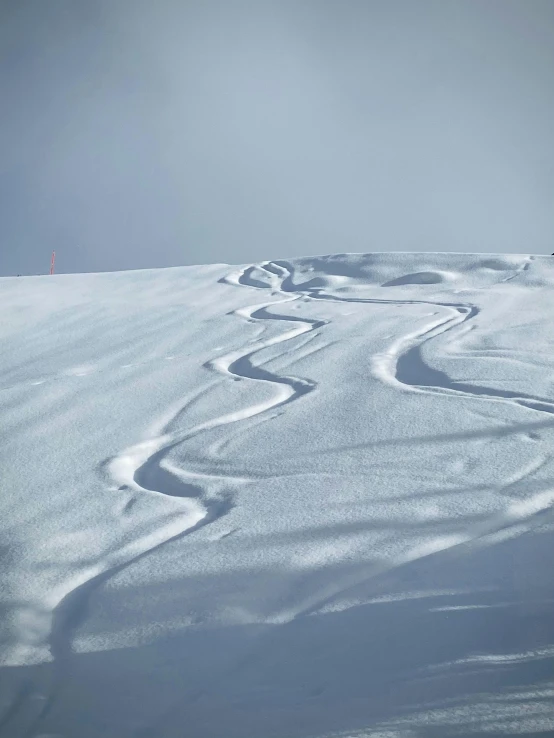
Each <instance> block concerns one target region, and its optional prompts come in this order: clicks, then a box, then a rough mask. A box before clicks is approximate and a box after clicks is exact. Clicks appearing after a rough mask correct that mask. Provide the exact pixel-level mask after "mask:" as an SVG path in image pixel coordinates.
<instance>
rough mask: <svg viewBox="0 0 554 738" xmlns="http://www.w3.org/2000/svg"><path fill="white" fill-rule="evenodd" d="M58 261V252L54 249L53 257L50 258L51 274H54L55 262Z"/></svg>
mask: <svg viewBox="0 0 554 738" xmlns="http://www.w3.org/2000/svg"><path fill="white" fill-rule="evenodd" d="M55 261H56V252H55V251H52V258H51V260H50V274H54V263H55Z"/></svg>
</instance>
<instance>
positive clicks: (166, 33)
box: [0, 0, 554, 275]
mask: <svg viewBox="0 0 554 738" xmlns="http://www.w3.org/2000/svg"><path fill="white" fill-rule="evenodd" d="M0 92H1V95H0V234H1V240H0V274H3V275H5V274H19V273H24V274H29V273H31V274H34V273H40V272H45V271H47V270H48V267H49V262H50V254H51V251H52V249H55V250H56V254H57V270H58V271H60V272H78V271H104V270H117V269H136V268H144V267H156V266H173V265H181V264H197V263H207V262H227V263H244V262H250V261H259V260H262V259H266V258H279V257H283V258H284V257H290V256H299V255H308V254H324V253H332V252H345V251H389V250H393V251H413V250H422V251H479V252H485V251H493V252H534V253H551V252H553V251H554V2H553V1H552V0H275V1H272V0H249V1H248V2H245V1H242V0H221V1H220V2H216V1H212V0H196V2H187V0H83V1H77V0H0Z"/></svg>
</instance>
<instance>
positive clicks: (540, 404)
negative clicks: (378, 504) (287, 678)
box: [225, 261, 554, 618]
mask: <svg viewBox="0 0 554 738" xmlns="http://www.w3.org/2000/svg"><path fill="white" fill-rule="evenodd" d="M256 270H257V271H265V272H266V274H267V275H268V276H269V280H270V285H269V287H270V288H271V289H272V290H273V291H274V292H279V291H280V292H282V293H292V294H295V295H297V296H298V297H304V298H305V299H306V298H307V299H309V300H313V301H316V300H324V301H329V302H351V303H367V304H389V305H429V306H432V307H437V308H443V309H444V310H445V311H447V312H448V313H449V315H447V317H446V318H441V319H438V320H437V321H435V322H434V323H432V324H431V325H427V326H426V327H425V328H423V329H419V330H417V331H414V332H413V333H410V334H407V335H405V336H402V337H400V338H399V339H397V340H396V341H395V342H393V344H392V345H391V346H390V347H389V349H388V351H386V352H385V353H381V354H378V355H375V356H374V357H373V373H374V376H375V377H376V378H377V379H379V380H381V381H383V382H385V383H387V384H389V385H391V386H393V387H396V388H398V389H402V390H408V391H412V392H421V393H425V394H433V395H437V394H438V395H450V396H452V395H454V396H458V397H460V398H472V399H479V400H481V401H483V400H487V401H492V402H495V401H496V402H506V403H510V404H516V405H519V406H522V407H525V408H527V409H530V410H535V411H538V412H541V413H548V414H553V413H554V402H552V401H551V400H549V399H544V398H540V397H535V396H533V395H527V394H522V393H517V392H511V391H506V390H497V389H494V388H485V387H479V386H477V385H472V384H469V383H465V382H456V381H453V380H452V379H451V378H450V377H449V376H448V375H447V374H446V373H445V372H442V371H438V370H436V369H433V368H432V367H430V366H429V365H428V364H427V363H426V362H425V361H424V359H423V356H422V348H423V346H424V344H425V343H426V342H427V341H430V340H431V339H433V338H435V337H437V336H439V335H443V334H444V333H446V332H447V331H450V330H452V329H454V328H456V327H458V326H461V325H462V324H463V323H466V322H468V321H470V320H472V319H474V318H475V317H476V316H477V315H479V312H480V309H479V308H478V307H477V306H476V305H472V304H468V303H461V302H434V301H430V300H390V299H379V298H349V297H339V296H335V295H330V294H327V293H325V292H324V291H323V289H322V288H320V287H310V286H309V284H308V285H302V286H296V285H295V284H294V281H293V275H294V267H293V266H292V265H291V264H289V263H288V262H285V261H274V262H265V263H263V264H260V265H258V266H251V267H248V268H247V269H245V270H243V271H242V272H240V273H235V274H232V275H230V276H229V277H228V278H227V279H226V280H225V281H227V283H229V284H234V285H236V286H247V287H251V288H256V289H268V285H267V284H265V283H263V282H261V280H258V279H256V278H254V277H253V276H252V274H253V272H254V271H256ZM520 271H521V270H519V271H518V272H517V273H516V275H514V276H517V275H518V274H519V273H520ZM553 503H554V492H552V491H551V490H547V491H544V492H542V493H541V494H539V495H538V496H535V498H533V500H532V501H527V502H526V501H524V502H517V503H512V504H510V505H509V506H508V507H507V509H505V510H502V511H500V512H497V513H496V514H494V515H492V516H491V517H490V518H489V519H488V520H486V521H483V522H480V523H479V524H477V525H476V526H474V527H473V528H472V529H471V530H470V531H468V532H467V533H466V534H456V535H450V536H448V537H443V538H442V539H438V540H437V541H436V542H430V543H429V544H427V545H424V546H419V547H416V548H415V549H414V550H413V551H411V552H409V553H408V554H407V555H406V556H404V557H403V558H402V559H401V560H398V561H394V562H390V565H383V566H380V567H378V569H377V570H375V571H373V572H372V573H370V574H368V573H365V574H357V575H354V576H353V577H352V578H348V581H342V582H341V583H340V584H338V585H336V586H333V587H331V589H330V591H326V592H325V593H322V592H320V593H319V595H316V596H314V597H311V598H309V600H308V601H305V602H304V603H303V605H302V607H300V608H297V609H296V610H294V611H291V612H290V613H289V615H290V617H291V618H295V617H299V616H306V615H310V614H312V613H315V612H317V611H318V610H320V609H321V608H322V607H324V606H325V605H327V604H329V603H331V602H332V601H333V600H334V599H335V598H336V597H337V596H338V595H344V594H345V593H347V592H348V591H350V590H353V589H354V588H355V587H357V586H359V585H360V584H363V583H364V582H366V581H368V580H369V579H371V578H374V577H376V576H379V575H380V574H383V573H385V572H386V571H389V570H390V569H393V568H396V567H398V566H402V565H406V564H408V563H410V562H412V561H415V560H417V559H420V558H423V557H426V556H431V555H433V554H435V553H438V552H440V551H445V550H448V549H451V548H453V547H455V546H461V545H464V544H469V543H471V542H472V541H475V540H482V539H486V538H488V537H490V536H494V535H495V534H498V533H499V532H501V531H504V530H506V529H511V528H514V529H515V528H517V527H518V526H521V524H522V522H523V521H525V520H530V519H535V518H536V519H539V520H542V519H543V517H544V515H545V514H548V513H549V512H551V509H550V508H551V506H552V504H553Z"/></svg>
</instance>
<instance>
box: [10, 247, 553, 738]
mask: <svg viewBox="0 0 554 738" xmlns="http://www.w3.org/2000/svg"><path fill="white" fill-rule="evenodd" d="M553 287H554V258H552V257H546V256H525V255H494V254H493V255H483V254H469V255H468V254H448V253H444V254H425V253H421V254H414V253H404V254H375V253H373V254H363V255H354V254H338V255H333V256H325V257H318V258H302V259H296V260H293V261H284V260H277V261H272V262H266V263H261V264H256V265H247V266H243V267H240V268H239V267H229V266H227V265H212V266H203V267H183V268H178V269H160V270H154V271H136V272H123V273H114V274H107V273H106V274H82V275H58V276H53V277H50V276H46V277H27V278H4V279H1V280H0V341H1V343H0V345H1V347H2V350H1V354H0V412H1V415H0V417H1V425H0V427H1V431H2V443H1V446H0V454H1V462H0V471H1V477H0V485H1V494H0V505H1V514H0V567H1V568H0V598H1V601H0V626H1V627H0V638H1V641H0V643H1V661H0V664H1V666H0V736H2V738H4V737H5V738H100V737H102V738H128V737H129V738H130V737H132V738H331V737H334V738H338V737H339V736H340V737H341V738H363V737H367V736H372V737H374V738H421V737H425V738H443V737H447V736H466V735H467V736H470V735H471V736H501V735H533V736H535V735H540V734H544V735H547V734H548V735H553V734H554V577H553V574H552V572H553V568H552V561H553V552H554V547H553V545H552V542H553V534H554V515H553V509H554V508H553V506H554V456H553V453H554V452H553V448H554V445H553V442H554V328H553V316H554V289H553Z"/></svg>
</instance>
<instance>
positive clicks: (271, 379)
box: [31, 268, 326, 730]
mask: <svg viewBox="0 0 554 738" xmlns="http://www.w3.org/2000/svg"><path fill="white" fill-rule="evenodd" d="M253 270H254V268H252V269H251V270H246V271H245V273H244V276H242V277H241V279H240V281H239V282H238V283H239V284H241V285H243V284H248V285H249V286H252V287H258V286H259V285H260V284H262V283H261V282H257V281H256V280H255V279H253V278H251V277H250V273H251V271H253ZM222 281H223V280H222ZM296 299H298V297H297V296H292V297H289V298H287V299H284V300H283V299H282V297H280V298H279V299H277V300H275V301H271V302H267V303H264V304H261V305H260V304H258V305H253V306H251V307H247V308H241V309H239V310H236V311H234V313H235V314H236V315H238V316H239V317H242V318H243V319H245V320H249V321H264V322H265V321H277V322H283V323H293V324H294V327H293V328H291V329H289V330H288V331H286V332H284V333H280V334H277V335H275V336H273V337H270V338H266V339H259V340H257V341H255V342H254V343H252V344H250V345H249V346H248V347H247V348H246V349H245V348H242V349H237V350H236V351H233V352H231V353H229V354H227V355H225V356H223V357H218V358H216V359H212V360H210V361H208V362H206V364H205V365H204V366H205V367H206V368H207V369H210V370H211V371H213V372H216V373H218V374H219V375H222V376H224V377H233V378H236V379H243V380H248V381H254V382H263V383H266V384H269V385H271V386H273V387H275V389H276V390H277V392H276V393H275V394H274V396H273V397H272V398H270V399H269V400H265V401H262V402H258V403H254V404H252V405H248V406H246V407H244V408H242V409H240V410H237V411H235V412H231V413H227V414H225V415H221V416H219V417H217V418H215V419H212V420H208V421H206V422H204V423H200V424H198V425H196V426H195V427H193V428H191V429H189V430H187V431H183V432H177V433H174V432H171V430H170V428H171V425H172V423H173V422H174V421H175V419H176V418H177V417H178V416H180V415H182V414H183V413H184V411H185V410H186V407H187V406H188V404H189V403H190V402H191V401H195V400H196V399H197V397H198V395H201V394H202V392H204V391H206V388H202V389H201V391H200V393H198V394H197V396H193V398H192V399H189V400H188V401H187V402H186V403H185V404H184V405H183V404H181V405H180V406H179V407H178V409H177V410H176V411H170V412H169V413H168V414H167V416H166V417H165V418H163V419H162V421H161V422H158V424H157V427H156V426H155V428H154V431H155V432H154V433H152V434H151V437H150V438H149V439H148V440H145V441H142V442H140V443H138V444H135V445H133V446H131V447H129V448H127V449H124V450H123V451H122V452H120V453H119V454H118V455H117V456H116V457H114V458H112V459H108V460H106V461H105V462H104V463H103V464H102V465H101V467H102V468H103V469H105V470H107V472H108V473H109V475H110V477H111V479H112V480H113V482H114V483H115V487H114V490H115V489H117V490H119V491H125V492H127V493H131V494H132V495H137V494H138V495H141V494H143V495H144V494H146V495H162V496H164V497H171V498H174V499H175V498H177V499H181V501H182V505H183V508H184V509H183V511H182V512H184V513H185V521H180V522H179V523H178V525H176V524H175V522H172V521H171V518H174V517H175V513H171V514H170V515H168V516H167V517H168V518H169V526H167V527H164V529H163V530H164V532H163V536H162V538H161V539H160V538H159V536H158V537H157V536H156V532H154V534H149V535H146V536H145V537H144V538H143V539H140V540H139V541H138V543H137V542H134V544H131V545H127V546H124V547H123V548H122V549H119V550H118V551H117V552H116V553H115V555H111V556H108V557H107V559H108V565H107V566H106V567H104V568H103V569H102V570H100V571H98V567H94V568H92V569H90V570H89V572H88V575H87V573H86V572H83V574H82V576H81V579H85V581H83V582H82V583H80V584H79V585H78V586H75V587H73V588H72V589H71V590H70V591H69V592H67V593H66V594H65V595H64V596H63V597H62V598H61V599H60V601H59V602H58V604H57V606H56V607H55V608H54V609H53V611H52V622H51V629H50V636H49V647H50V651H51V654H52V656H53V659H54V678H53V684H52V690H51V693H50V696H49V698H48V699H47V700H46V702H45V705H44V707H43V709H42V711H41V713H40V715H39V716H38V717H37V719H36V720H35V721H34V722H33V726H32V728H31V730H34V728H35V727H36V725H38V723H39V722H40V720H42V719H43V718H45V717H46V716H47V714H48V713H49V712H50V710H51V709H52V706H53V704H54V701H55V696H56V692H57V689H58V688H59V686H60V684H61V683H62V680H63V668H62V667H63V666H64V665H67V662H68V660H69V659H70V658H71V656H72V653H73V650H72V641H73V636H74V634H75V632H76V630H77V629H78V627H79V626H80V625H82V623H83V622H84V620H85V618H86V614H87V607H88V602H89V600H90V597H91V595H92V594H93V592H94V591H95V590H96V589H97V588H98V587H100V586H102V585H103V584H105V583H106V582H107V581H108V580H109V579H110V578H111V577H113V576H114V575H115V574H117V573H119V572H121V571H122V570H123V569H125V568H126V567H128V566H129V565H130V564H132V563H135V562H137V561H139V560H140V559H142V558H143V557H145V556H147V555H148V554H150V553H152V552H153V551H155V550H157V549H159V548H160V547H161V546H163V545H165V544H166V543H168V542H169V541H174V540H176V539H178V538H181V537H182V536H184V535H188V534H190V533H192V532H193V531H195V530H198V529H199V528H200V527H202V526H204V525H207V524H208V523H211V522H213V521H214V520H217V519H218V518H220V517H222V516H223V515H225V514H227V513H228V512H229V511H230V510H231V508H232V507H233V505H234V495H233V493H232V491H231V488H232V485H236V484H237V483H244V482H247V481H249V479H248V478H240V477H236V476H235V477H233V478H228V477H226V476H225V475H209V474H198V473H192V472H187V471H186V470H184V469H180V468H179V469H178V468H175V467H174V466H173V465H172V464H171V463H170V462H169V460H168V458H167V457H168V455H169V453H170V452H171V450H172V449H174V448H175V447H176V446H178V445H180V444H182V443H184V442H185V441H187V440H189V439H191V438H193V437H195V436H197V435H198V434H200V433H203V432H205V431H208V430H212V429H214V428H218V427H222V426H225V425H230V424H233V423H237V422H240V421H243V420H247V419H249V418H254V417H256V416H259V415H262V414H264V413H266V414H268V413H269V412H270V411H272V410H275V409H276V408H278V407H280V406H282V405H285V404H287V403H290V402H293V401H295V400H297V399H300V398H301V397H303V396H304V395H306V394H308V393H309V392H311V391H313V390H315V389H316V387H317V384H316V383H315V382H313V381H311V380H308V379H302V378H298V377H293V376H281V375H278V374H274V373H273V372H270V371H268V370H266V369H264V368H262V367H260V366H257V365H256V364H255V363H254V362H253V357H254V355H255V354H257V353H259V352H260V351H263V350H264V349H265V348H268V347H270V346H275V345H277V344H280V343H284V342H285V341H290V340H292V339H294V338H296V337H298V336H301V335H303V334H305V333H310V332H312V333H313V335H316V333H315V332H316V331H317V330H318V329H319V328H321V327H322V326H324V325H325V323H326V321H323V320H308V319H306V320H304V319H300V318H297V317H293V316H286V315H279V314H274V313H272V312H270V311H269V308H270V307H271V306H273V305H276V304H279V303H282V302H291V301H293V300H296ZM214 482H219V483H220V485H221V484H222V483H223V485H224V486H225V487H226V489H224V491H223V492H222V491H221V490H219V491H217V493H216V494H212V495H210V494H209V493H208V491H207V488H208V487H209V486H210V485H211V484H213V483H214ZM131 501H132V498H131ZM130 504H131V502H128V503H127V504H126V505H125V508H128V507H129V506H130ZM125 508H124V509H125ZM165 522H166V521H164V523H165Z"/></svg>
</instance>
